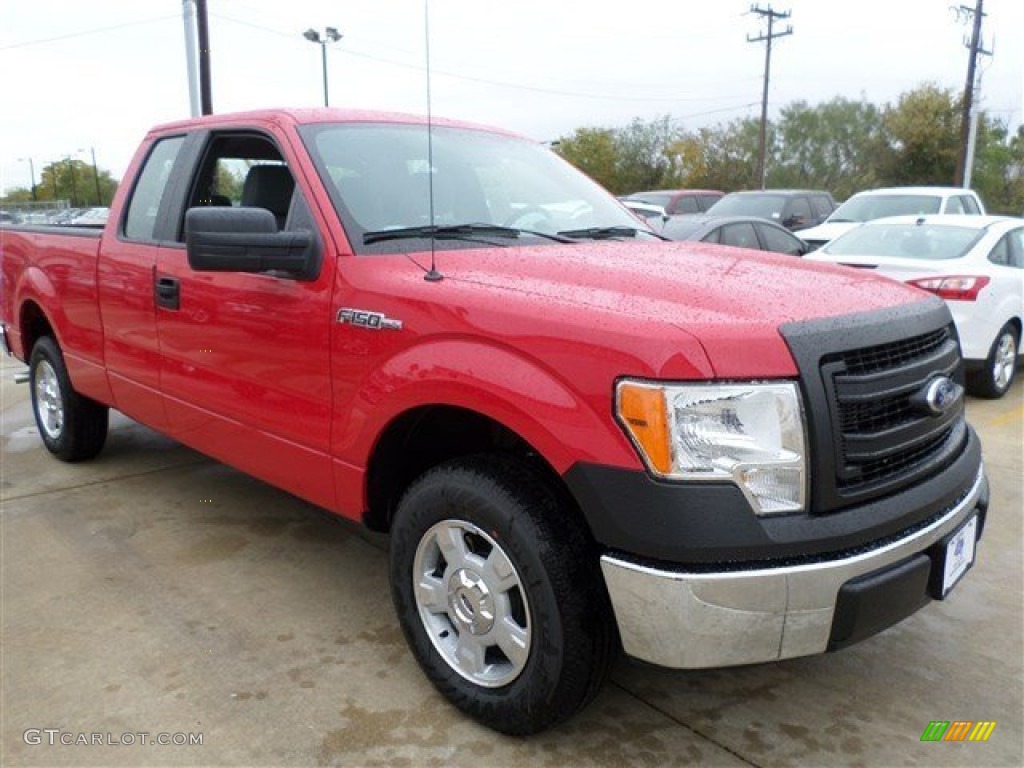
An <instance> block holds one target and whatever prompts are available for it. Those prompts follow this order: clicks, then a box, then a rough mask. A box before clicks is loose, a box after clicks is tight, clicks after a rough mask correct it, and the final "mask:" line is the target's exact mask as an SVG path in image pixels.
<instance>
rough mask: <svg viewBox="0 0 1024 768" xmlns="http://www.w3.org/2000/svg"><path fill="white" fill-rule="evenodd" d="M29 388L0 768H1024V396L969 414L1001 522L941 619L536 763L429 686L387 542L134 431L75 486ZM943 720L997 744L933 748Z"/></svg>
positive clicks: (13, 367)
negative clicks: (928, 736)
mask: <svg viewBox="0 0 1024 768" xmlns="http://www.w3.org/2000/svg"><path fill="white" fill-rule="evenodd" d="M22 369H23V366H21V365H20V364H18V363H17V362H16V361H12V360H9V359H8V360H5V361H4V362H3V365H2V367H0V378H2V390H0V394H2V401H0V409H2V435H3V450H2V453H0V461H2V470H0V472H2V475H0V501H2V529H0V534H2V538H0V546H2V560H3V562H2V601H0V607H2V614H3V616H2V624H3V638H2V641H3V644H2V653H3V657H2V688H3V699H2V724H0V741H2V755H0V764H3V765H10V766H39V765H132V766H135V765H168V766H178V765H196V764H201V765H232V766H235V765H237V766H243V765H244V766H250V765H312V764H327V765H346V766H364V765H365V766H370V765H381V766H428V765H473V766H480V765H483V766H506V765H507V766H512V765H516V766H518V765H527V764H529V765H533V766H559V767H560V766H567V765H614V766H617V767H620V768H621V766H627V765H629V766H632V765H638V766H662V765H695V764H707V765H726V766H742V765H756V766H787V765H826V764H827V765H829V766H840V765H870V766H879V765H927V766H937V765H943V766H945V765H950V766H952V765H965V766H989V765H993V766H995V765H1000V766H1004V765H1005V766H1020V765H1022V764H1024V727H1022V723H1024V672H1022V670H1024V639H1022V634H1024V601H1022V596H1024V557H1022V541H1024V534H1022V517H1024V501H1022V465H1024V456H1022V454H1024V386H1022V383H1024V382H1018V383H1017V384H1016V385H1015V387H1014V390H1013V391H1012V392H1011V393H1010V395H1009V396H1007V397H1006V398H1004V399H1003V400H1001V401H995V402H987V401H979V400H970V401H969V402H968V413H969V417H970V420H971V422H972V423H973V424H974V426H975V427H976V428H977V429H978V431H979V433H980V434H981V436H982V441H983V444H984V449H985V457H986V463H987V466H988V472H989V477H990V481H991V484H992V507H991V511H990V516H989V521H988V525H987V527H986V530H985V536H984V539H983V540H982V541H981V543H980V545H979V550H978V557H979V559H978V562H977V564H976V566H975V567H974V568H973V570H972V572H971V573H970V574H969V575H968V576H967V577H966V579H965V581H964V582H962V583H961V584H960V586H959V587H958V588H957V589H956V590H955V591H954V593H953V595H952V596H951V597H950V599H949V600H947V601H945V602H943V603H932V604H931V605H929V606H928V607H926V608H925V609H924V610H922V611H921V612H920V613H918V614H916V615H915V616H913V617H911V618H910V619H909V620H907V621H905V622H903V623H902V624H900V625H898V626H896V627H894V628H892V629H890V630H888V631H886V632H884V633H882V634H881V635H878V636H876V637H874V638H871V639H869V640H867V641H865V642H863V643H861V644H859V645H857V646H854V647H853V648H850V649H847V650H844V651H841V652H839V653H836V654H829V655H826V656H819V657H811V658H805V659H797V660H791V661H787V662H782V663H778V664H769V665H759V666H750V667H743V668H733V669H724V670H713V671H701V672H669V671H665V670H660V669H655V668H649V667H644V666H641V665H638V664H634V663H631V662H628V661H625V660H623V661H621V662H620V663H619V664H618V665H617V667H616V669H615V671H614V673H613V675H612V678H611V681H610V682H609V683H608V685H606V687H605V688H604V690H603V691H602V693H601V694H600V696H599V697H598V698H597V700H596V701H595V702H594V703H593V704H592V705H591V706H590V707H589V709H587V710H586V711H585V712H583V713H582V714H581V715H579V716H577V717H576V718H574V719H573V720H571V721H570V722H569V723H567V724H565V725H564V726H562V727H561V728H559V729H557V730H555V731H552V732H548V733H545V734H542V735H540V736H538V737H534V738H532V739H529V740H522V739H513V738H508V737H505V736H501V735H498V734H495V733H493V732H491V731H489V730H487V729H485V728H483V727H481V726H478V725H476V724H475V723H473V722H472V721H470V720H468V719H466V718H465V717H463V716H462V715H461V714H459V713H458V712H457V711H456V710H454V709H453V708H451V707H450V706H448V705H447V704H446V703H445V701H444V700H442V699H441V697H440V696H439V695H438V694H436V693H435V692H434V690H433V688H432V687H431V686H430V684H429V683H428V682H427V681H426V679H425V678H424V677H423V675H422V674H421V673H420V671H419V669H418V667H417V666H416V664H415V663H414V661H413V659H412V656H411V655H410V654H409V653H408V651H407V650H406V647H405V643H404V640H403V638H402V635H401V632H400V630H399V628H398V624H397V621H396V619H395V617H394V614H393V611H392V606H391V600H390V593H389V590H388V585H387V565H386V555H385V553H384V551H383V550H382V549H381V544H380V543H379V542H370V541H368V540H366V539H364V538H363V537H362V536H360V535H359V534H358V532H357V531H355V530H354V529H353V528H351V527H349V526H347V525H346V524H343V523H341V522H339V521H337V520H336V519H334V518H332V517H331V516H330V515H328V514H327V513H325V512H323V511H321V510H319V509H317V508H315V507H312V506H310V505H309V504H306V503H304V502H302V501H299V500H297V499H295V498H294V497H292V496H289V495H287V494H284V493H282V492H280V491H277V490H275V489H273V488H271V487H270V486H267V485H265V484H263V483H261V482H259V481H257V480H254V479H252V478H249V477H247V476H245V475H242V474H240V473H238V472H236V471H234V470H232V469H230V468H228V467H225V466H224V465H222V464H219V463H217V462H215V461H212V460H210V459H206V458H204V457H202V456H200V455H199V454H197V453H195V452H193V451H190V450H188V449H186V448H183V447H181V446H180V445H178V444H176V443H175V442H173V441H171V440H169V439H167V438H164V437H162V436H160V435H158V434H156V433H154V432H152V431H150V430H148V429H146V428H144V427H142V426H139V425H137V424H135V423H134V422H131V421H129V420H127V419H125V418H123V417H120V416H119V415H115V416H114V417H113V419H112V428H111V433H110V437H109V440H108V443H107V447H106V449H105V450H104V452H103V453H102V454H101V455H100V457H99V458H98V459H97V460H94V461H92V462H88V463H84V464H78V465H69V464H63V463H61V462H59V461H57V460H55V459H53V458H51V457H50V456H49V455H48V454H47V453H46V452H45V450H44V449H43V448H42V444H41V442H40V441H39V437H38V435H37V434H36V431H35V426H34V424H33V422H32V418H31V412H30V407H29V403H28V388H27V386H26V385H24V384H15V383H13V377H14V374H15V372H16V371H18V370H22ZM932 720H949V721H955V720H971V721H982V720H987V721H995V722H996V723H997V725H996V727H995V729H994V730H993V732H992V735H991V737H990V738H989V740H988V741H987V742H985V743H949V742H939V743H927V742H925V743H923V742H921V741H920V739H921V735H922V733H923V731H924V730H925V728H926V727H927V726H928V724H929V722H930V721H932ZM94 734H96V735H98V739H97V736H94ZM143 734H145V735H143ZM190 738H191V739H192V740H195V739H197V738H201V740H202V743H201V744H189V743H188V741H189V739H190ZM97 740H98V741H99V742H101V743H93V742H94V741H97ZM51 741H52V742H53V744H52V745H51V743H50V742H51ZM61 741H64V742H72V743H70V744H62V743H61ZM83 741H84V742H86V743H82V742H83ZM158 741H167V742H171V743H168V744H159V743H156V742H158ZM128 742H131V743H128ZM143 742H145V743H143ZM180 742H185V743H180Z"/></svg>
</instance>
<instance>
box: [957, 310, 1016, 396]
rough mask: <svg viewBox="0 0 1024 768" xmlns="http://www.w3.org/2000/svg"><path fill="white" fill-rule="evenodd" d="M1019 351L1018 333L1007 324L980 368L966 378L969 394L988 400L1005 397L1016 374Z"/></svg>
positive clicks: (1000, 330)
mask: <svg viewBox="0 0 1024 768" xmlns="http://www.w3.org/2000/svg"><path fill="white" fill-rule="evenodd" d="M1019 351H1020V332H1019V331H1018V330H1017V329H1016V327H1014V326H1013V325H1012V324H1011V323H1007V324H1006V325H1004V326H1003V327H1002V328H1000V329H999V333H997V334H996V339H995V341H993V342H992V347H991V348H990V349H989V352H988V357H987V358H985V362H984V364H983V366H982V368H981V369H980V370H977V371H974V372H973V373H972V374H971V375H970V376H969V377H968V380H967V384H968V390H969V391H970V393H971V394H972V395H975V396H976V397H984V398H988V399H996V398H999V397H1002V396H1003V395H1005V394H1006V393H1007V391H1008V390H1009V389H1010V385H1011V384H1013V379H1014V376H1015V374H1016V373H1017V354H1018V353H1019Z"/></svg>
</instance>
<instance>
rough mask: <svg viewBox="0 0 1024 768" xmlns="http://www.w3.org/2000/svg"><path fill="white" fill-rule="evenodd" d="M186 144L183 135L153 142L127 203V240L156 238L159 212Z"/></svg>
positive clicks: (125, 231) (125, 234) (150, 239)
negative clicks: (180, 153)
mask: <svg viewBox="0 0 1024 768" xmlns="http://www.w3.org/2000/svg"><path fill="white" fill-rule="evenodd" d="M184 143H185V137H184V136H174V137H172V138H167V139H161V140H160V141H158V142H157V143H156V144H154V145H153V149H152V151H151V152H150V153H149V157H148V158H146V163H145V165H144V166H143V167H142V171H141V172H140V173H139V180H138V181H137V182H136V184H135V189H134V190H133V191H132V197H131V201H130V202H129V203H128V212H127V214H126V215H125V219H124V236H125V238H127V239H128V240H143V241H152V240H154V239H155V238H154V233H155V231H156V223H157V214H158V213H159V211H160V205H161V203H162V202H163V200H164V194H165V193H166V192H167V187H169V186H170V180H171V171H172V170H173V168H174V161H175V160H177V159H178V152H180V151H181V147H182V145H183V144H184Z"/></svg>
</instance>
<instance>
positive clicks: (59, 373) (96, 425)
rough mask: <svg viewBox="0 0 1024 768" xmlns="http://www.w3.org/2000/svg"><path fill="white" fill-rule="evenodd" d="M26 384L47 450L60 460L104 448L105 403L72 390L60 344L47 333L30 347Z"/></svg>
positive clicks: (89, 455) (90, 455)
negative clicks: (102, 403)
mask: <svg viewBox="0 0 1024 768" xmlns="http://www.w3.org/2000/svg"><path fill="white" fill-rule="evenodd" d="M29 387H30V388H31V390H32V412H33V413H34V414H35V417H36V426H37V427H38V428H39V435H40V437H42V438H43V444H44V445H45V446H46V449H47V450H48V451H49V452H50V453H52V454H53V455H54V456H56V457H57V458H58V459H61V460H62V461H83V460H85V459H91V458H93V457H94V456H95V455H96V454H98V453H99V452H100V451H101V450H102V449H103V443H104V442H106V439H107V422H108V418H109V416H108V410H107V407H106V406H104V405H101V404H99V403H97V402H96V401H95V400H91V399H89V398H88V397H85V396H83V395H80V394H78V393H77V392H75V390H74V388H73V387H72V386H71V379H70V377H69V376H68V369H67V366H66V365H65V364H64V356H63V355H62V354H61V352H60V347H58V346H57V342H55V341H54V340H53V339H52V338H51V337H49V336H44V337H43V338H41V339H39V340H38V341H37V342H36V343H35V345H34V346H33V347H32V356H31V357H30V358H29Z"/></svg>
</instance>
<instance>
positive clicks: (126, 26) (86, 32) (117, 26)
mask: <svg viewBox="0 0 1024 768" xmlns="http://www.w3.org/2000/svg"><path fill="white" fill-rule="evenodd" d="M176 18H178V17H177V16H176V15H171V16H154V17H153V18H151V19H142V20H140V21H129V22H126V23H125V24H112V25H111V26H109V27H96V28H94V29H84V30H82V31H81V32H69V33H68V34H66V35H57V36H55V37H40V38H37V39H35V40H24V41H22V42H20V43H12V44H11V45H3V46H0V51H10V50H13V49H15V48H28V47H29V46H32V45H43V44H44V43H55V42H57V41H59V40H70V39H72V38H75V37H86V36H87V35H98V34H101V33H103V32H111V31H113V30H115V29H130V28H131V27H141V26H143V25H145V24H155V23H156V22H158V21H167V20H168V19H176Z"/></svg>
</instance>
